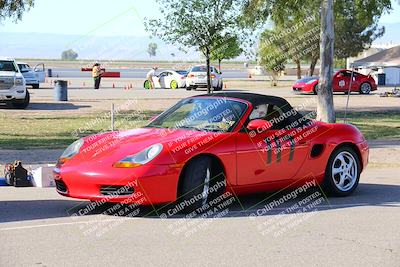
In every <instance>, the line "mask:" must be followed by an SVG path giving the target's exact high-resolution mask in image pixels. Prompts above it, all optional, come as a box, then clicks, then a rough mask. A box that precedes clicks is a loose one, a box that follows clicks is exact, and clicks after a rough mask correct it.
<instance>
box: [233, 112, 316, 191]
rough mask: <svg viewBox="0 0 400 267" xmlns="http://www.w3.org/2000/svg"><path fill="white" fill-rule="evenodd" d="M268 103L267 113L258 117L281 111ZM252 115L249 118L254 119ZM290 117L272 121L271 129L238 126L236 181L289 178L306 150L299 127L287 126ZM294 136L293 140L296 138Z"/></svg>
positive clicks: (247, 181) (268, 116)
mask: <svg viewBox="0 0 400 267" xmlns="http://www.w3.org/2000/svg"><path fill="white" fill-rule="evenodd" d="M267 106H268V114H267V115H266V116H264V117H261V119H267V120H268V121H271V120H273V119H274V118H279V117H280V116H281V115H282V114H283V111H282V110H281V109H280V108H279V107H277V106H274V105H267ZM258 118H260V117H257V116H256V117H253V118H250V119H258ZM289 124H291V123H290V119H288V120H287V121H282V122H280V123H277V124H275V125H274V126H273V127H272V128H271V129H268V130H262V129H261V130H260V131H258V130H257V131H256V132H254V131H251V132H249V131H248V130H247V129H245V130H242V131H241V132H239V133H238V135H237V140H236V141H237V179H238V185H251V184H258V183H266V182H277V181H282V180H290V179H293V178H294V176H295V174H296V173H297V172H298V170H299V169H300V167H301V166H302V164H303V162H304V160H305V158H306V157H307V153H308V150H309V143H308V140H306V139H303V140H301V139H299V135H301V130H300V131H299V130H298V129H296V127H293V128H291V127H287V126H288V125H289ZM296 140H297V141H296Z"/></svg>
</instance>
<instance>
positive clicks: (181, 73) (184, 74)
mask: <svg viewBox="0 0 400 267" xmlns="http://www.w3.org/2000/svg"><path fill="white" fill-rule="evenodd" d="M176 72H177V73H179V74H180V75H183V76H187V75H188V72H187V71H186V70H177V71H176Z"/></svg>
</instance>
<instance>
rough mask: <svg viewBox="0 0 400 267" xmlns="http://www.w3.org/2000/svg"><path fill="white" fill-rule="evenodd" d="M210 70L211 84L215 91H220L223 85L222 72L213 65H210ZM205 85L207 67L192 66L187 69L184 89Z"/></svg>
mask: <svg viewBox="0 0 400 267" xmlns="http://www.w3.org/2000/svg"><path fill="white" fill-rule="evenodd" d="M210 72H211V86H212V87H213V88H214V90H215V91H221V90H222V87H223V80H222V73H221V72H220V71H219V70H218V69H217V68H216V67H214V66H211V67H210ZM199 87H201V88H206V87H207V67H206V66H203V65H200V66H193V67H191V68H190V69H189V73H188V76H187V78H186V90H191V89H194V90H196V89H197V88H199Z"/></svg>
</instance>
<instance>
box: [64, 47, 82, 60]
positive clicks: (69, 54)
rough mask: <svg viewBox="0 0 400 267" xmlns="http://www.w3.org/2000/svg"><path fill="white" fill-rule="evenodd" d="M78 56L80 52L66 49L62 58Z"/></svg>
mask: <svg viewBox="0 0 400 267" xmlns="http://www.w3.org/2000/svg"><path fill="white" fill-rule="evenodd" d="M77 58H78V53H76V52H75V51H74V50H72V49H68V50H65V51H63V52H62V53H61V59H62V60H75V59H77Z"/></svg>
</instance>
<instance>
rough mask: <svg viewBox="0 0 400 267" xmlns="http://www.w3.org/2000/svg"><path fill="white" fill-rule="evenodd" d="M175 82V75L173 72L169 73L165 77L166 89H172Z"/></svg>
mask: <svg viewBox="0 0 400 267" xmlns="http://www.w3.org/2000/svg"><path fill="white" fill-rule="evenodd" d="M172 80H173V75H172V72H170V71H167V72H166V74H165V76H164V81H163V83H164V88H171V82H172Z"/></svg>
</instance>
